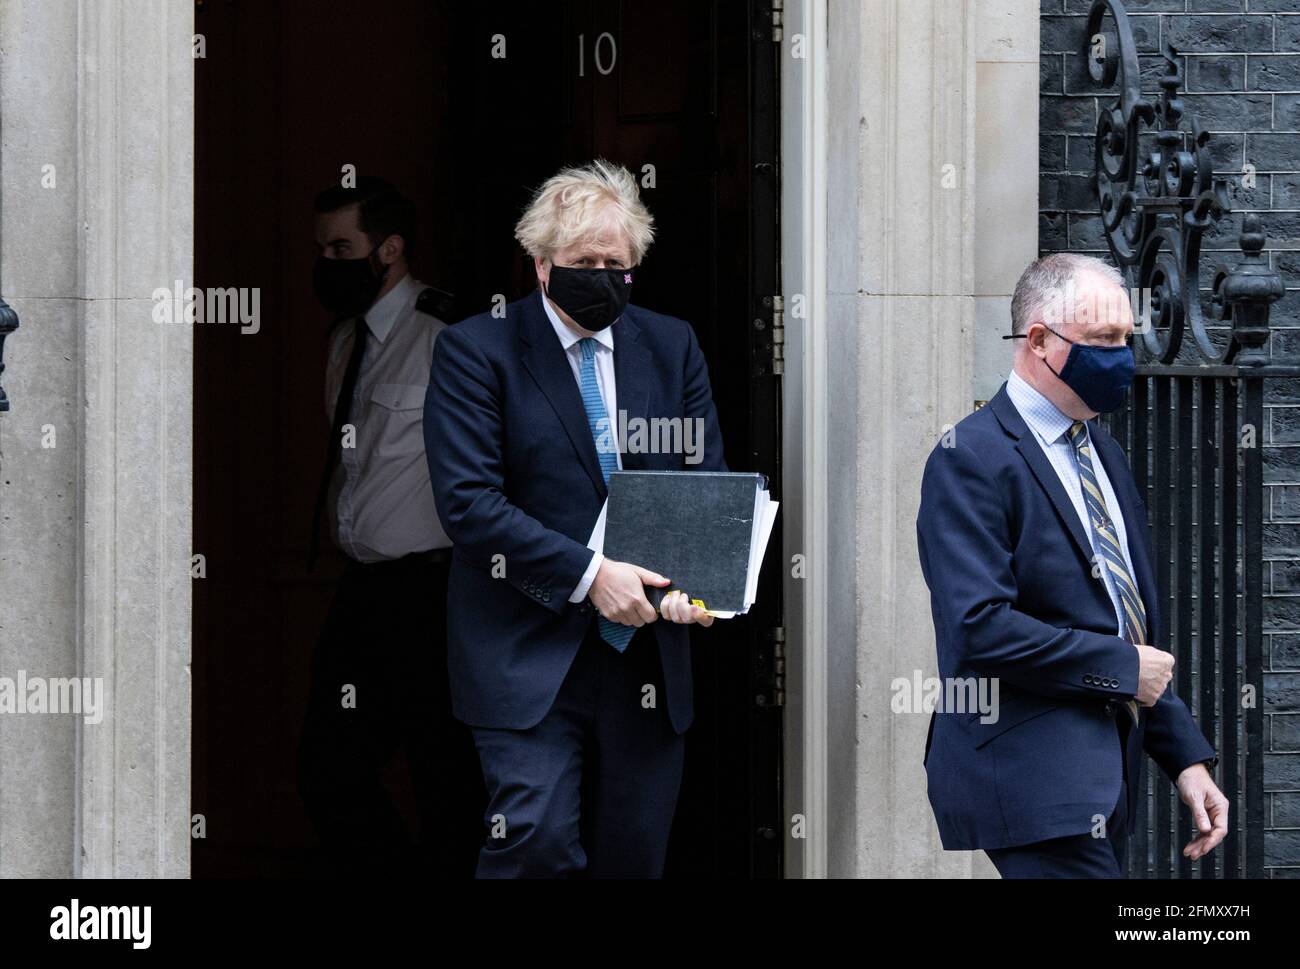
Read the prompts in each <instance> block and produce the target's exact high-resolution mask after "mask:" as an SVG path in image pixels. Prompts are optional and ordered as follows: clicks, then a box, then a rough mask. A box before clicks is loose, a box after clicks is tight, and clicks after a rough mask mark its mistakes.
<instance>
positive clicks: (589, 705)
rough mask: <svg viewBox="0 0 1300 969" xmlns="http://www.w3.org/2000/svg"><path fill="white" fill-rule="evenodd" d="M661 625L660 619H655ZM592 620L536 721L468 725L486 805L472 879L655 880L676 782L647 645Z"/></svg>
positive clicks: (658, 675)
mask: <svg viewBox="0 0 1300 969" xmlns="http://www.w3.org/2000/svg"><path fill="white" fill-rule="evenodd" d="M661 621H662V620H661ZM597 629H598V627H597V624H596V623H595V622H594V621H593V622H592V624H591V629H590V631H589V632H588V633H587V635H586V637H585V638H584V639H583V641H582V644H581V646H580V647H579V648H578V654H577V656H575V657H574V659H573V665H572V666H571V667H570V668H569V671H568V674H567V675H566V676H565V678H564V683H563V684H562V685H561V687H560V692H559V694H558V695H557V696H556V698H555V703H554V705H553V706H552V707H551V709H550V711H549V712H548V713H547V714H546V716H544V717H543V718H542V720H541V722H540V723H538V724H536V725H535V726H532V727H530V728H528V729H527V730H503V729H493V728H485V727H475V728H474V740H475V741H476V743H477V744H478V752H479V757H480V758H481V760H482V763H483V773H484V776H485V777H486V778H487V783H488V790H489V791H490V794H491V802H490V804H489V806H488V809H487V814H486V819H485V820H486V826H487V828H488V837H487V839H486V843H485V844H484V846H483V851H482V853H481V854H480V855H479V863H478V877H479V878H659V877H660V876H661V875H662V874H663V868H664V857H665V854H666V852H667V848H668V834H669V830H670V829H671V828H672V822H673V813H674V809H675V808H676V806H677V794H678V790H679V788H680V787H681V781H682V763H683V755H684V751H685V737H684V736H682V735H680V734H677V733H675V732H674V731H673V728H672V724H671V722H670V721H669V719H668V707H667V700H666V697H665V695H664V686H663V671H662V668H661V664H660V661H659V644H658V643H657V642H656V640H655V637H654V631H653V629H651V628H650V627H642V628H641V629H639V630H638V631H637V633H636V635H634V636H633V637H632V641H631V642H630V643H628V646H627V649H626V650H625V651H624V652H623V653H619V652H618V651H617V650H615V649H614V647H613V646H611V645H610V644H609V643H607V642H605V641H604V640H603V639H601V638H600V634H599V632H598V631H597Z"/></svg>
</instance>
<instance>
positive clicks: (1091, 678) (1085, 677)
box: [1083, 673, 1096, 686]
mask: <svg viewBox="0 0 1300 969" xmlns="http://www.w3.org/2000/svg"><path fill="white" fill-rule="evenodd" d="M1095 680H1096V677H1094V676H1093V675H1092V674H1091V673H1085V674H1084V675H1083V682H1084V683H1087V684H1088V685H1089V686H1092V684H1093V682H1094V681H1095Z"/></svg>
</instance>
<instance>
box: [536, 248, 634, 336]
mask: <svg viewBox="0 0 1300 969" xmlns="http://www.w3.org/2000/svg"><path fill="white" fill-rule="evenodd" d="M546 295H547V296H549V297H550V298H551V299H552V300H554V302H555V305H556V306H558V307H559V308H560V309H562V310H564V312H566V313H568V314H569V317H570V319H572V320H573V322H575V323H577V324H578V325H579V326H580V327H582V328H583V329H584V330H589V331H591V332H593V333H594V332H596V331H597V330H603V329H605V327H607V326H609V325H610V324H611V323H613V322H614V321H615V320H617V319H618V318H619V316H620V315H621V314H622V312H623V307H625V306H627V301H628V299H629V298H630V297H631V296H632V270H630V269H575V268H573V267H571V266H557V265H555V263H551V273H550V280H549V282H548V283H547V284H546Z"/></svg>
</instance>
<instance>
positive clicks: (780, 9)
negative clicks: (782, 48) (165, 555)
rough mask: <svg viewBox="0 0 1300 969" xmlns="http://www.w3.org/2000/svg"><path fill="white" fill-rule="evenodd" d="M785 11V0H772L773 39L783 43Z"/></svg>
mask: <svg viewBox="0 0 1300 969" xmlns="http://www.w3.org/2000/svg"><path fill="white" fill-rule="evenodd" d="M784 12H785V0H772V40H773V41H775V42H776V43H778V44H779V43H781V40H782V38H783V37H784V36H785V34H784V26H785V25H784V24H783V23H782V14H783V13H784Z"/></svg>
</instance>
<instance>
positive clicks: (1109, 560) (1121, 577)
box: [1070, 421, 1147, 726]
mask: <svg viewBox="0 0 1300 969" xmlns="http://www.w3.org/2000/svg"><path fill="white" fill-rule="evenodd" d="M1070 443H1071V444H1072V445H1074V453H1075V455H1077V456H1078V459H1079V480H1080V482H1081V483H1082V485H1083V503H1084V505H1085V506H1086V507H1087V509H1088V521H1089V522H1090V523H1091V524H1092V534H1093V536H1094V541H1093V545H1094V546H1095V547H1096V548H1097V550H1098V552H1099V553H1100V555H1101V557H1102V559H1103V560H1104V561H1105V563H1106V568H1107V569H1109V570H1110V574H1111V577H1112V578H1114V580H1115V582H1114V585H1115V591H1116V592H1117V593H1118V594H1119V605H1120V612H1121V613H1122V614H1123V617H1124V638H1125V639H1127V640H1128V641H1129V642H1130V643H1146V641H1147V610H1146V606H1144V605H1143V604H1142V596H1141V594H1140V593H1139V592H1138V588H1137V583H1135V582H1134V581H1133V576H1132V575H1130V574H1129V570H1128V565H1127V564H1126V563H1125V561H1124V550H1123V549H1121V548H1120V547H1119V539H1118V537H1116V534H1115V524H1114V522H1112V521H1111V518H1110V514H1109V513H1108V512H1107V511H1106V499H1105V498H1103V497H1102V494H1101V488H1100V487H1099V486H1098V484H1097V474H1096V472H1095V471H1094V470H1093V467H1092V448H1091V447H1089V446H1088V434H1087V426H1086V425H1085V424H1084V423H1083V421H1075V422H1074V423H1073V424H1071V425H1070ZM1125 706H1127V707H1128V712H1129V715H1130V716H1131V717H1132V718H1133V725H1134V726H1137V723H1138V705H1137V701H1136V700H1128V701H1126V702H1125Z"/></svg>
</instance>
